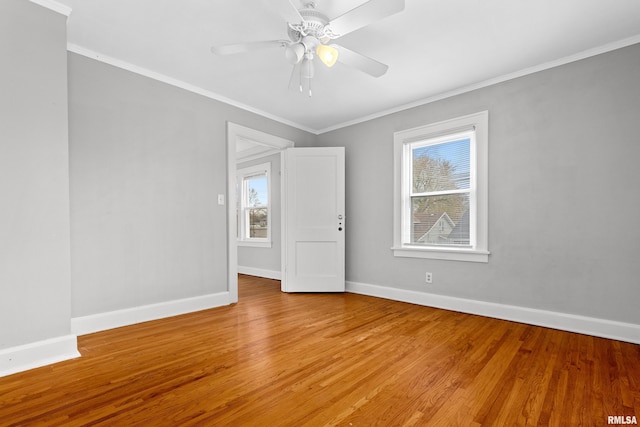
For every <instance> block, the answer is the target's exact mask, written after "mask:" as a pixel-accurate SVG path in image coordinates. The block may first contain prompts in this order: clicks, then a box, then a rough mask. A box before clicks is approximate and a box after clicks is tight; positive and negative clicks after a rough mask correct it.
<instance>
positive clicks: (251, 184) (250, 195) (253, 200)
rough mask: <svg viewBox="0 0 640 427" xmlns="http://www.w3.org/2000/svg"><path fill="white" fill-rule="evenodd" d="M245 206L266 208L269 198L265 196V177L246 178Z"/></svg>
mask: <svg viewBox="0 0 640 427" xmlns="http://www.w3.org/2000/svg"><path fill="white" fill-rule="evenodd" d="M246 181H247V206H251V207H253V206H266V205H267V203H268V201H269V197H268V194H267V177H266V176H265V175H260V176H255V177H251V178H247V179H246Z"/></svg>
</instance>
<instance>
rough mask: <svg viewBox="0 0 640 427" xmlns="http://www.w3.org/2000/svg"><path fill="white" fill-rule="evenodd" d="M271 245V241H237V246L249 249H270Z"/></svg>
mask: <svg viewBox="0 0 640 427" xmlns="http://www.w3.org/2000/svg"><path fill="white" fill-rule="evenodd" d="M271 245H272V243H271V241H262V242H250V241H247V240H238V246H246V247H249V248H270V247H271Z"/></svg>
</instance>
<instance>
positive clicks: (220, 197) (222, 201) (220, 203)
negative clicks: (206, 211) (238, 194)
mask: <svg viewBox="0 0 640 427" xmlns="http://www.w3.org/2000/svg"><path fill="white" fill-rule="evenodd" d="M218 204H219V205H224V194H218Z"/></svg>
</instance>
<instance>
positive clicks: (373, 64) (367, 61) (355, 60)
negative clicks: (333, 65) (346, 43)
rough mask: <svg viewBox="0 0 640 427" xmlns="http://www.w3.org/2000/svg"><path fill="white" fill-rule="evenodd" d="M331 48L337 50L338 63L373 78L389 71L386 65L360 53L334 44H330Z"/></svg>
mask: <svg viewBox="0 0 640 427" xmlns="http://www.w3.org/2000/svg"><path fill="white" fill-rule="evenodd" d="M331 46H333V47H335V48H336V49H338V62H341V63H343V64H345V65H348V66H350V67H353V68H357V69H358V70H360V71H362V72H364V73H367V74H369V75H371V76H373V77H380V76H382V75H384V73H386V72H387V70H388V69H389V66H388V65H385V64H383V63H382V62H378V61H376V60H375V59H371V58H369V57H368V56H364V55H362V54H361V53H358V52H354V51H352V50H350V49H347V48H346V47H343V46H339V45H336V44H332V45H331Z"/></svg>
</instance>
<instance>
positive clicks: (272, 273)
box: [238, 265, 282, 280]
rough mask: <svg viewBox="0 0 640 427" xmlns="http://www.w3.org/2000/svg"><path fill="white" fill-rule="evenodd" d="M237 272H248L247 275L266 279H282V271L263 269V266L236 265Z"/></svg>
mask: <svg viewBox="0 0 640 427" xmlns="http://www.w3.org/2000/svg"><path fill="white" fill-rule="evenodd" d="M238 273H240V274H248V275H249V276H258V277H266V278H267V279H274V280H282V273H281V272H280V271H277V270H265V269H263V268H254V267H246V266H243V265H239V266H238Z"/></svg>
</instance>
